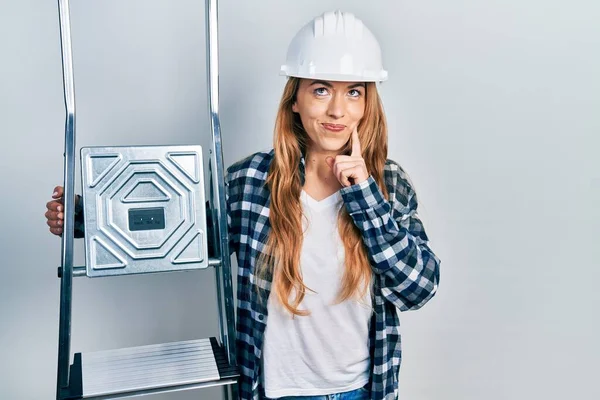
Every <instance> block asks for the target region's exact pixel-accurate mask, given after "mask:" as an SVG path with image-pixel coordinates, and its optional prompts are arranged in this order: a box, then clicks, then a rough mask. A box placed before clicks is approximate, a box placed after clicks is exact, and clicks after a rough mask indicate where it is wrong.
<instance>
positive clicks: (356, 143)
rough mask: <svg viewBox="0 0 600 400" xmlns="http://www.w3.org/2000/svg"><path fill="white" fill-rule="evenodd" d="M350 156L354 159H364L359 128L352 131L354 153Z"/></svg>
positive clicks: (356, 127)
mask: <svg viewBox="0 0 600 400" xmlns="http://www.w3.org/2000/svg"><path fill="white" fill-rule="evenodd" d="M350 155H351V156H353V157H355V156H356V157H362V149H361V147H360V139H359V138H358V126H355V127H354V130H353V131H352V153H351V154H350Z"/></svg>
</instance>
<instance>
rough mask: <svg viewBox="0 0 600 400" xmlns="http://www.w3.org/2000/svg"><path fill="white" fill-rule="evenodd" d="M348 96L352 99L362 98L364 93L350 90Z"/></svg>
mask: <svg viewBox="0 0 600 400" xmlns="http://www.w3.org/2000/svg"><path fill="white" fill-rule="evenodd" d="M348 94H349V95H350V97H360V96H362V93H361V92H360V90H358V89H352V90H350V91H349V92H348Z"/></svg>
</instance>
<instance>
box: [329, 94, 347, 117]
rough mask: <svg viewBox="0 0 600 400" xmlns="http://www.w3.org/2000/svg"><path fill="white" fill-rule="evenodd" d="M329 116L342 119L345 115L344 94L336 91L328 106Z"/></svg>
mask: <svg viewBox="0 0 600 400" xmlns="http://www.w3.org/2000/svg"><path fill="white" fill-rule="evenodd" d="M327 116H329V117H331V118H333V119H340V118H342V117H343V116H344V96H343V95H340V94H338V93H336V94H335V95H333V96H332V97H331V100H330V101H329V107H327Z"/></svg>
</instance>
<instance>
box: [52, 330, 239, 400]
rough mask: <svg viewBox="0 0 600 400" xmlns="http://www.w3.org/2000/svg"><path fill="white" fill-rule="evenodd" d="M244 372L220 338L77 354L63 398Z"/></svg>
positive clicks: (148, 389)
mask: <svg viewBox="0 0 600 400" xmlns="http://www.w3.org/2000/svg"><path fill="white" fill-rule="evenodd" d="M237 377H238V373H237V368H236V367H235V366H231V365H229V363H228V362H227V354H226V353H225V349H224V348H223V347H222V346H220V345H219V344H218V342H217V340H216V339H215V338H214V337H211V338H208V339H199V340H188V341H182V342H174V343H163V344H155V345H148V346H140V347H131V348H124V349H116V350H107V351H99V352H90V353H83V354H82V353H76V354H75V362H74V363H73V365H72V366H71V376H70V378H71V379H70V387H69V390H66V391H65V393H64V396H61V397H62V398H63V399H104V398H107V399H108V398H117V397H130V396H139V395H142V394H150V393H160V392H170V391H178V390H186V389H196V388H200V387H206V386H220V385H228V384H233V383H235V382H236V381H237Z"/></svg>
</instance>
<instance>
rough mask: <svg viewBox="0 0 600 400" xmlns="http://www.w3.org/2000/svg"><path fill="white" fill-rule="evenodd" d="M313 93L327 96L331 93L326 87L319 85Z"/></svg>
mask: <svg viewBox="0 0 600 400" xmlns="http://www.w3.org/2000/svg"><path fill="white" fill-rule="evenodd" d="M313 93H314V94H316V95H317V96H327V95H328V94H329V92H328V91H327V88H326V87H318V88H316V89H315V90H314V91H313Z"/></svg>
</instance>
